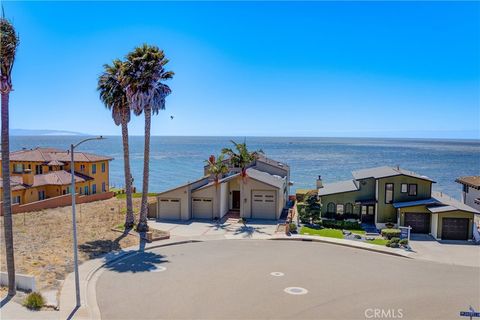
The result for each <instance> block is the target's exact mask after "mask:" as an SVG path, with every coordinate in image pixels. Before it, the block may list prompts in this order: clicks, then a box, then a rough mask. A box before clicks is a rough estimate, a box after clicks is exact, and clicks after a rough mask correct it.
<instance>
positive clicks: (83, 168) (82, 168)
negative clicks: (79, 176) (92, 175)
mask: <svg viewBox="0 0 480 320" xmlns="http://www.w3.org/2000/svg"><path fill="white" fill-rule="evenodd" d="M80 171H82V172H83V171H85V165H84V164H81V165H80Z"/></svg>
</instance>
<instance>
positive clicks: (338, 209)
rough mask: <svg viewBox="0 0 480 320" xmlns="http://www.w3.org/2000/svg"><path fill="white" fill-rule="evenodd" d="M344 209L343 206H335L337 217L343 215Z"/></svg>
mask: <svg viewBox="0 0 480 320" xmlns="http://www.w3.org/2000/svg"><path fill="white" fill-rule="evenodd" d="M344 209H345V207H344V206H343V204H337V214H338V215H340V216H341V215H343V212H344Z"/></svg>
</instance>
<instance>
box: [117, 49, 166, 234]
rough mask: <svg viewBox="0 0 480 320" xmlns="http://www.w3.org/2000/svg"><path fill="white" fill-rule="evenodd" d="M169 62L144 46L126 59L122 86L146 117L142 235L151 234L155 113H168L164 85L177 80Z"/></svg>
mask: <svg viewBox="0 0 480 320" xmlns="http://www.w3.org/2000/svg"><path fill="white" fill-rule="evenodd" d="M167 63H168V59H167V58H166V57H165V54H164V52H163V50H160V49H159V48H158V47H157V46H150V45H147V44H144V45H142V46H140V47H137V48H135V49H134V50H133V51H132V52H130V53H129V54H128V55H127V56H126V61H125V63H124V68H122V77H121V79H122V86H123V87H124V89H125V92H126V94H127V99H128V101H129V103H130V108H131V109H132V110H133V112H134V114H135V115H140V114H142V113H144V116H145V145H144V148H145V150H144V158H143V185H142V204H141V208H140V217H139V221H138V225H137V230H138V231H139V232H144V231H148V224H147V210H148V178H149V160H150V125H151V121H152V119H151V118H152V113H153V114H158V112H159V111H160V110H164V109H165V97H166V96H168V95H169V94H170V93H171V90H170V88H169V87H168V86H167V85H166V84H164V83H163V82H164V81H165V80H168V79H171V78H173V75H174V73H173V72H172V71H166V70H165V68H164V67H165V65H166V64H167Z"/></svg>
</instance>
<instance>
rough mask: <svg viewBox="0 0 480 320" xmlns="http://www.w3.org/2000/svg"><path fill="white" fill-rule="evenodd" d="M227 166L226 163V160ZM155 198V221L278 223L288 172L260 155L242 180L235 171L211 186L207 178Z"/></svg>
mask: <svg viewBox="0 0 480 320" xmlns="http://www.w3.org/2000/svg"><path fill="white" fill-rule="evenodd" d="M226 162H227V164H229V163H230V162H229V161H228V159H227V160H226ZM207 170H208V167H205V171H204V172H205V176H204V177H202V178H200V179H198V180H196V181H193V182H188V183H186V184H184V185H181V186H179V187H176V188H174V189H170V190H167V191H165V192H162V193H160V194H158V196H157V219H161V220H189V219H221V218H222V217H223V216H224V215H225V214H227V213H229V212H230V213H232V214H235V215H238V216H239V217H244V218H249V219H250V218H252V219H269V220H275V219H279V218H280V216H281V214H282V212H283V209H284V208H285V205H286V203H287V201H288V191H289V179H290V168H289V167H288V166H287V165H286V164H284V163H280V162H278V161H274V160H272V159H269V158H266V157H265V156H263V155H261V156H259V158H258V159H256V160H255V161H253V162H252V163H251V164H250V165H249V166H248V168H247V170H246V176H245V177H242V175H241V173H240V169H239V168H235V167H232V166H231V165H229V173H227V174H226V175H224V176H223V177H222V178H220V179H219V180H218V182H215V181H214V179H213V177H211V176H209V175H208V171H207Z"/></svg>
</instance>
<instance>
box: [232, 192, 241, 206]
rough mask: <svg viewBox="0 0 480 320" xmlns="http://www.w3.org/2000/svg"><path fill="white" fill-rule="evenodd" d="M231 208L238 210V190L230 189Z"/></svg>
mask: <svg viewBox="0 0 480 320" xmlns="http://www.w3.org/2000/svg"><path fill="white" fill-rule="evenodd" d="M232 209H234V210H240V191H232Z"/></svg>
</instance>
